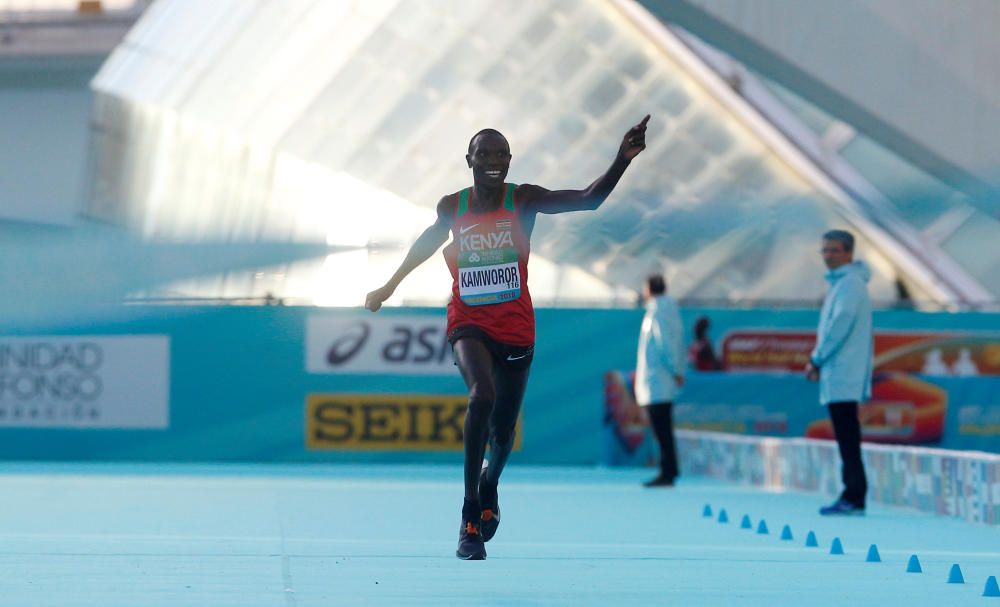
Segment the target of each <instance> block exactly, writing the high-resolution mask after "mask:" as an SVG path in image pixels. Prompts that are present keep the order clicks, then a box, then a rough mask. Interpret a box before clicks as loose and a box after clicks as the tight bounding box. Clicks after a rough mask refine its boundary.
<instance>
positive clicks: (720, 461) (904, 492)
mask: <svg viewBox="0 0 1000 607" xmlns="http://www.w3.org/2000/svg"><path fill="white" fill-rule="evenodd" d="M677 449H678V452H679V458H680V461H681V470H682V473H683V474H692V475H698V476H709V477H715V478H720V479H724V480H726V481H728V482H732V483H741V484H748V485H756V486H759V487H765V488H767V489H772V490H798V491H808V492H817V493H822V494H825V495H827V496H828V497H830V498H831V499H832V498H834V497H835V496H837V495H838V494H839V493H840V490H841V488H842V486H841V483H840V457H839V455H838V453H837V444H836V443H834V442H833V441H826V440H809V439H777V438H766V437H759V436H737V435H733V434H722V433H716V432H699V431H691V430H680V431H678V432H677ZM862 451H863V456H864V460H865V471H866V473H867V476H868V486H869V490H868V500H869V501H872V502H879V503H882V504H888V505H892V506H901V507H905V508H911V509H914V510H920V511H923V512H929V513H933V514H937V515H942V516H950V517H956V518H961V519H965V520H967V521H970V522H975V523H985V524H989V525H1000V455H997V454H992V453H982V452H976V451H949V450H944V449H926V448H920V447H905V446H895V445H865V446H864V447H863V449H862Z"/></svg>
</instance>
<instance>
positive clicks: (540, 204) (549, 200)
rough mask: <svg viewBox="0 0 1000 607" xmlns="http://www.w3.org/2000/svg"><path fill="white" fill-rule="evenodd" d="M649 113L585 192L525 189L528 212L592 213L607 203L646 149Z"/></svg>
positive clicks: (630, 130)
mask: <svg viewBox="0 0 1000 607" xmlns="http://www.w3.org/2000/svg"><path fill="white" fill-rule="evenodd" d="M647 122H649V115H648V114H647V115H646V117H645V118H643V119H642V122H640V123H639V124H637V125H635V126H634V127H632V128H631V129H629V130H628V132H627V133H625V137H624V138H623V139H622V144H621V147H619V148H618V155H617V156H616V157H615V160H614V162H612V163H611V167H610V168H609V169H608V170H607V171H606V172H605V173H604V174H603V175H601V176H600V177H598V178H597V180H596V181H594V183H592V184H590V186H589V187H588V188H587V189H585V190H546V189H545V188H542V187H538V186H525V187H524V188H523V194H522V196H523V200H524V205H525V209H526V210H528V211H534V212H536V213H549V214H552V213H567V212H569V211H584V210H588V211H592V210H594V209H597V208H598V207H600V206H601V204H602V203H603V202H604V201H605V200H607V198H608V196H609V195H610V194H611V191H612V190H614V189H615V186H616V185H618V180H619V179H621V178H622V175H623V174H625V169H627V168H628V165H629V163H631V162H632V159H633V158H635V157H636V156H638V155H639V153H640V152H642V151H643V150H645V149H646V123H647Z"/></svg>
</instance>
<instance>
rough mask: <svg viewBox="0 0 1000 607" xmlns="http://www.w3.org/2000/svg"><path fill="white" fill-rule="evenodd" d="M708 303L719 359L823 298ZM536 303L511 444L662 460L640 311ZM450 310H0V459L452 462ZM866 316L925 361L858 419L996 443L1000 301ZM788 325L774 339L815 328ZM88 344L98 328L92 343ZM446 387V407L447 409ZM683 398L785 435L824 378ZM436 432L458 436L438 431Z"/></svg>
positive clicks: (715, 416)
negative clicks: (39, 319)
mask: <svg viewBox="0 0 1000 607" xmlns="http://www.w3.org/2000/svg"><path fill="white" fill-rule="evenodd" d="M702 316H705V317H708V318H710V319H711V323H712V324H711V329H710V338H711V345H712V346H713V347H714V349H715V351H716V352H718V353H719V355H718V356H719V359H720V361H722V360H723V359H724V357H725V356H726V355H725V352H727V351H733V352H736V351H737V350H736V349H737V348H738V347H739V348H742V350H740V351H741V352H743V353H744V356H746V353H747V352H749V351H750V348H751V346H754V344H752V343H751V342H750V341H749V340H748V339H747V338H748V336H752V334H756V333H768V334H779V336H782V337H787V336H788V335H794V334H804V335H805V337H801V338H798V339H799V340H800V341H802V340H808V339H809V337H808V336H809V334H810V331H811V328H812V327H814V326H815V323H816V319H817V316H818V311H816V310H787V311H784V310H783V311H761V310H702V309H697V310H694V309H682V318H683V321H684V326H685V328H686V329H687V330H689V331H690V329H691V327H692V326H693V325H694V323H695V321H696V320H697V319H698V318H700V317H702ZM536 319H537V340H536V344H535V355H534V363H533V365H532V369H531V378H530V380H529V382H528V389H527V392H526V394H525V399H524V406H523V409H522V417H521V431H520V432H519V439H520V445H521V447H520V452H519V453H518V454H517V455H516V456H515V460H516V462H519V463H523V464H560V465H573V464H583V465H588V464H589V465H593V464H596V463H599V462H605V463H614V462H612V461H611V460H612V458H610V457H609V456H608V453H609V452H610V451H611V450H612V447H613V448H615V449H618V450H619V451H620V454H619V455H621V456H622V457H620V458H619V460H627V461H626V463H637V464H645V463H648V462H650V461H653V460H654V459H655V447H654V446H653V445H652V441H651V440H649V437H648V436H647V433H648V429H647V428H646V427H645V426H644V425H643V422H644V420H643V419H642V416H641V412H636V411H634V410H633V408H630V406H629V399H630V396H629V394H630V393H629V391H628V389H627V385H628V381H629V380H628V372H627V370H629V369H631V368H633V366H634V364H635V356H636V348H637V342H638V333H639V325H640V323H641V320H642V310H641V309H638V308H636V309H618V310H593V309H544V308H543V309H539V310H537V311H536ZM444 326H445V314H444V309H443V308H434V309H430V308H407V309H399V308H386V309H383V310H381V311H380V312H379V313H378V314H373V313H371V312H368V311H366V310H363V309H360V308H352V309H343V308H338V309H335V308H302V307H286V306H263V307H241V306H205V307H199V306H174V307H166V306H164V307H153V306H121V307H114V308H109V309H108V311H107V314H106V315H105V316H103V317H101V318H95V319H92V320H91V321H90V322H87V323H78V324H76V325H74V326H51V327H32V328H31V329H30V330H28V329H25V330H23V331H20V332H19V331H17V330H14V329H12V328H10V327H7V328H6V329H5V335H4V336H2V337H0V339H2V340H5V341H2V342H0V344H3V347H0V374H3V379H2V381H3V382H4V383H0V386H2V387H3V389H4V390H5V391H6V392H0V395H2V396H3V397H4V398H3V399H2V400H0V410H3V411H5V412H6V413H4V415H6V416H7V420H6V421H5V420H3V419H2V418H0V458H7V459H11V458H27V459H88V460H101V459H103V460H136V461H149V460H152V461H350V462H378V461H386V462H399V461H404V462H452V463H455V462H460V461H461V459H462V453H461V450H459V449H457V444H458V433H457V431H456V426H457V425H458V416H459V415H460V413H459V411H460V410H461V408H462V404H461V403H463V402H464V399H465V396H466V387H465V384H464V382H463V381H462V378H461V377H460V375H459V373H458V369H457V368H456V367H455V366H454V364H453V362H452V361H451V350H450V347H449V346H447V342H446V341H445V336H444ZM875 326H876V328H877V330H878V331H879V333H880V334H885V335H888V336H892V335H896V336H900V335H905V336H907V337H906V340H907V341H905V343H903V341H901V340H897V343H896V344H895V345H891V344H890V346H887V347H886V349H885V352H887V353H888V352H896V354H895V355H894V357H893V358H892V365H901V364H902V362H901V361H910V360H919V361H920V365H921V369H920V371H919V372H917V373H914V372H913V371H912V369H913V366H912V364H911V363H909V362H907V363H906V364H907V365H910V366H908V367H900V366H885V365H889V362H886V363H885V365H883V366H881V367H880V369H879V372H878V373H880V374H883V375H879V376H878V377H877V381H876V390H875V393H876V398H877V399H878V400H879V402H880V403H881V404H880V405H879V407H871V408H870V409H868V410H869V411H873V412H877V413H878V415H877V416H873V417H872V418H870V419H869V420H868V421H867V422H866V428H867V431H866V432H867V435H868V438H870V439H871V438H877V437H879V436H881V437H882V438H892V439H893V440H899V439H900V437H902V438H903V439H905V440H910V441H912V442H913V444H919V445H933V446H939V447H949V448H951V447H954V448H960V449H964V448H974V449H980V450H984V451H995V452H1000V434H998V431H1000V402H998V400H997V399H998V395H1000V389H998V388H997V385H996V382H997V381H998V380H1000V377H998V376H996V375H986V373H987V372H992V371H990V369H993V368H994V367H993V366H991V365H992V362H991V361H993V360H994V359H993V356H994V354H995V349H994V348H992V346H993V345H995V343H994V341H993V339H994V338H993V336H995V335H997V334H998V333H1000V315H995V314H994V315H990V314H920V313H915V312H898V311H892V312H877V313H876V314H875ZM39 336H43V338H42V341H39V339H40V338H39ZM716 336H718V337H716ZM737 339H740V340H743V341H741V342H739V343H737ZM931 339H933V340H936V341H933V342H932V341H929V340H931ZM956 339H961V340H962V341H961V342H956V341H955V340H956ZM46 340H48V341H46ZM727 340H728V342H727ZM793 342H794V340H793ZM782 343H785V345H781V346H774V347H771V346H769V347H771V350H769V351H772V352H774V351H778V350H782V351H788V348H792V350H791V351H793V352H794V351H796V350H794V348H799V350H798V351H801V350H802V349H803V348H805V347H806V344H804V343H793V345H787V343H786V342H782ZM887 343H888V342H887ZM23 344H28V345H23ZM30 344H36V345H35V346H31V345H30ZM39 344H47V345H44V347H43V346H42V345H39ZM84 344H98V345H99V346H100V352H101V355H100V358H98V356H97V354H96V352H97V350H95V349H94V348H92V347H91V346H85V345H84ZM727 344H728V346H727ZM32 347H34V350H32ZM4 348H6V349H4ZM19 348H20V349H19ZM727 348H728V350H727ZM963 348H966V349H968V354H966V355H963V354H962V353H961V352H962V349H963ZM934 349H940V352H941V354H940V358H941V360H942V361H943V363H944V364H945V365H946V366H947V367H948V368H949V370H950V374H949V375H931V374H928V373H927V372H926V371H929V370H930V369H931V366H928V367H927V370H925V369H924V368H923V367H924V366H926V365H927V359H928V358H930V359H931V361H934V360H936V359H937V356H938V355H937V354H933V355H931V354H929V353H930V352H931V351H932V350H934ZM757 351H761V350H759V349H758V350H757ZM53 352H61V354H59V355H58V360H59V361H60V362H59V363H58V365H57V366H56V367H53V368H51V369H49V368H45V367H46V365H48V366H50V367H51V366H52V365H53V364H54V361H55V360H56V356H55V355H54V354H53ZM32 357H34V358H32ZM769 357H770V358H772V359H773V356H769ZM769 357H765V358H769ZM98 359H99V360H100V361H101V362H100V365H99V366H98V365H96V363H95V361H96V360H98ZM966 359H967V360H971V361H972V362H973V364H975V365H976V368H977V369H978V370H979V373H980V375H978V376H968V375H959V374H957V373H956V369H962V368H965V367H967V365H966V364H965V363H964V362H963V363H962V364H961V365H959V364H958V363H959V361H960V360H966ZM886 360H887V361H888V358H886ZM727 364H728V363H727ZM732 364H736V363H735V362H733V363H732ZM743 364H748V363H746V359H744V363H743ZM757 364H758V363H754V366H756V365H757ZM768 364H772V363H768ZM774 364H776V363H774ZM33 365H34V367H33ZM53 369H54V370H53ZM616 369H618V370H626V371H625V372H615V371H614V370H616ZM609 370H611V372H609ZM25 371H27V372H28V373H30V374H34V375H35V376H36V379H23V378H22V379H18V380H17V381H18V382H24V383H17V384H16V387H12V386H13V384H11V378H13V377H14V376H15V375H17V374H19V373H22V372H25ZM63 373H65V374H67V375H66V377H65V378H62V379H60V374H63ZM37 377H42V379H37ZM95 377H96V378H98V379H99V381H100V382H101V387H102V392H101V397H100V399H99V400H98V399H94V400H93V402H96V403H99V405H100V406H99V408H97V414H96V416H93V413H92V412H89V413H88V411H87V410H86V409H84V408H81V410H80V418H79V419H74V418H73V416H74V415H76V413H75V409H73V408H72V407H70V408H68V409H65V408H64V409H60V408H59V407H61V406H62V405H61V402H60V401H51V400H50V401H46V402H43V401H42V400H36V402H37V403H40V404H41V405H42V407H41V408H38V415H39V416H42V418H43V419H44V416H45V415H47V414H48V413H47V411H46V407H47V406H52V407H54V408H53V409H52V415H53V417H52V418H50V419H49V420H48V421H45V422H44V424H43V423H42V422H39V421H37V419H36V421H34V422H25V421H24V419H25V411H26V409H24V408H23V407H22V410H21V418H20V421H18V422H17V423H16V424H13V423H12V422H10V421H9V420H10V418H11V416H13V415H14V414H15V412H16V404H17V401H16V399H17V398H21V399H22V400H25V397H27V396H30V395H31V394H33V393H32V392H31V391H30V390H28V387H29V386H35V387H37V386H41V387H42V388H44V389H47V390H49V392H48V394H50V395H51V394H56V395H62V396H66V395H74V394H75V395H76V397H79V398H78V401H80V402H81V404H86V403H87V402H90V401H83V400H82V399H83V397H88V398H89V397H91V396H93V394H94V392H93V388H94V386H95V383H94V378H95ZM32 382H34V383H32ZM60 382H62V383H60ZM15 389H16V390H19V391H20V392H16V393H15V392H13V391H12V390H15ZM74 389H75V390H76V391H77V392H75V393H74V392H73V391H72V390H74ZM26 390H27V391H26ZM15 394H17V395H19V396H15ZM36 394H37V392H36ZM11 399H14V400H11ZM435 402H440V403H445V402H449V403H452V404H451V405H450V406H451V407H452V408H451V409H449V410H447V411H446V410H445V409H441V410H436V409H434V408H433V407H435V405H434V403H435ZM615 403H617V405H616V404H615ZM942 403H943V405H942ZM61 411H69V412H70V420H69V421H66V420H65V419H64V420H63V421H60V422H58V423H56V419H55V418H56V417H57V416H58V415H60V414H61V413H60V412H61ZM637 413H638V414H637ZM675 413H676V417H677V419H678V422H679V424H680V425H683V426H686V427H689V428H713V429H725V430H729V431H734V432H741V433H747V434H753V433H756V434H766V435H772V436H785V437H805V436H807V435H808V436H822V435H823V432H826V431H827V430H826V429H825V428H824V427H823V424H824V421H825V417H826V415H825V411H824V410H823V409H822V408H820V407H819V406H818V404H817V389H816V386H815V384H811V383H809V382H807V381H805V379H804V378H803V377H801V375H800V374H799V373H798V372H797V371H795V370H794V369H792V370H785V371H783V370H780V369H772V368H768V369H759V368H753V369H750V368H746V369H741V370H739V371H736V370H735V369H734V370H731V371H727V370H723V371H720V372H695V371H691V372H689V373H688V377H687V382H686V384H685V387H684V391H683V392H682V394H681V396H680V398H679V399H678V403H677V405H676V407H675ZM88 414H89V415H92V417H89V418H87V415H88ZM31 415H32V414H31V413H30V412H28V413H27V416H28V419H29V420H30V419H32V418H31ZM435 415H436V416H437V417H435ZM32 423H33V424H35V425H31V424H32ZM411 424H416V426H412V425H411ZM616 424H617V425H616ZM435 427H437V430H435ZM414 428H416V429H414ZM810 428H811V429H810ZM873 430H878V432H873ZM602 436H603V437H604V440H603V441H602ZM623 436H624V437H625V439H624V440H622V438H621V437H623ZM434 437H439V438H440V437H447V440H445V441H437V440H434ZM609 437H614V438H609ZM411 438H412V440H411ZM443 442H449V444H451V445H452V446H451V447H448V448H443V447H442V446H441V444H442V443H443Z"/></svg>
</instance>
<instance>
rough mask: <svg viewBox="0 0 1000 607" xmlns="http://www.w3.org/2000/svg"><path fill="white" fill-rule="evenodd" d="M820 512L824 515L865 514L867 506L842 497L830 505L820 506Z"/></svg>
mask: <svg viewBox="0 0 1000 607" xmlns="http://www.w3.org/2000/svg"><path fill="white" fill-rule="evenodd" d="M819 513H820V514H822V515H823V516H864V515H865V507H864V506H858V505H856V504H852V503H851V502H849V501H847V500H845V499H844V498H840V499H839V500H837V501H835V502H834V503H832V504H830V505H829V506H824V507H822V508H820V509H819Z"/></svg>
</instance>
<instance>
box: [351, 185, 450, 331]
mask: <svg viewBox="0 0 1000 607" xmlns="http://www.w3.org/2000/svg"><path fill="white" fill-rule="evenodd" d="M453 206H454V204H453V202H452V201H451V200H450V197H448V196H445V197H444V198H442V199H441V200H440V201H439V202H438V205H437V219H436V220H435V221H434V223H432V224H431V225H430V226H429V227H428V228H427V229H426V230H424V231H423V233H421V234H420V236H418V237H417V240H416V241H415V242H414V243H413V244H412V245H411V246H410V250H409V252H407V253H406V258H405V259H403V263H401V264H399V269H397V270H396V272H395V274H393V275H392V278H390V279H389V280H388V282H386V283H385V284H384V285H382V286H381V287H379V288H378V289H375V290H374V291H372V292H371V293H369V294H368V296H367V297H365V307H366V308H368V309H369V310H371V311H372V312H378V311H379V308H381V307H382V303H383V302H384V301H385V300H387V299H389V298H390V297H391V296H392V294H393V293H394V292H395V291H396V287H398V286H399V283H400V282H402V281H403V279H404V278H406V276H407V275H408V274H409V273H410V272H412V271H413V270H414V269H416V267H417V266H419V265H420V264H422V263H424V262H425V261H427V260H428V259H429V258H430V256H431V255H433V254H434V252H435V251H437V250H438V248H440V247H441V245H443V244H444V243H445V241H446V240H448V232H449V230H451V218H452V217H453V216H454V213H452V212H451V211H453V210H454V209H453V208H452V207H453Z"/></svg>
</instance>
